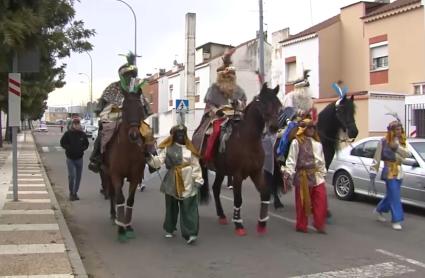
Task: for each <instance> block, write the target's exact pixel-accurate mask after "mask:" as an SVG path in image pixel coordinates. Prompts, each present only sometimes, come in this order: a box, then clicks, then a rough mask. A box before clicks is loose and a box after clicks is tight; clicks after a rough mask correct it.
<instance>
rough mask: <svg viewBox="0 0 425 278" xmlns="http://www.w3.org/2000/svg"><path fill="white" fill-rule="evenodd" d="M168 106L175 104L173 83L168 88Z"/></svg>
mask: <svg viewBox="0 0 425 278" xmlns="http://www.w3.org/2000/svg"><path fill="white" fill-rule="evenodd" d="M168 106H173V84H170V87H169V90H168Z"/></svg>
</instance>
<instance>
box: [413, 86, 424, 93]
mask: <svg viewBox="0 0 425 278" xmlns="http://www.w3.org/2000/svg"><path fill="white" fill-rule="evenodd" d="M413 93H414V94H415V95H425V84H414V85H413Z"/></svg>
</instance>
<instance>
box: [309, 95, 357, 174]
mask: <svg viewBox="0 0 425 278" xmlns="http://www.w3.org/2000/svg"><path fill="white" fill-rule="evenodd" d="M354 115H355V105H354V97H353V96H351V97H350V98H347V96H346V95H344V96H343V97H342V98H339V99H338V100H337V101H334V102H332V103H330V104H328V105H327V106H326V107H325V108H324V109H323V110H322V111H321V112H320V113H319V116H318V122H317V130H318V133H319V137H320V141H321V143H322V145H323V153H324V155H325V163H326V169H329V165H331V162H332V159H333V157H334V155H335V152H336V150H337V149H338V147H339V144H340V143H342V142H344V141H348V140H354V139H355V138H356V137H357V135H358V133H359V131H358V129H357V126H356V120H355V118H354ZM341 131H342V132H343V133H346V135H347V138H340V137H339V136H340V133H341Z"/></svg>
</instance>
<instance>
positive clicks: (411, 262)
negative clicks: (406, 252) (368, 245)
mask: <svg viewBox="0 0 425 278" xmlns="http://www.w3.org/2000/svg"><path fill="white" fill-rule="evenodd" d="M375 251H376V252H378V253H381V254H384V255H387V256H390V257H393V258H396V259H398V260H400V261H404V262H407V263H410V264H413V265H416V266H419V267H422V268H425V263H422V262H420V261H417V260H413V259H409V258H406V257H403V256H401V255H398V254H394V253H391V252H389V251H386V250H382V249H376V250H375Z"/></svg>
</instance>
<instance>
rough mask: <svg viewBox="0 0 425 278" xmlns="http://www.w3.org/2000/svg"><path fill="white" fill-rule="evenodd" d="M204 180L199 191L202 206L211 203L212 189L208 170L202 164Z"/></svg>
mask: <svg viewBox="0 0 425 278" xmlns="http://www.w3.org/2000/svg"><path fill="white" fill-rule="evenodd" d="M200 164H201V170H202V178H203V179H204V184H203V185H202V186H201V188H200V189H199V196H200V202H201V204H202V205H208V204H209V202H210V188H209V183H208V168H207V167H206V166H205V165H204V164H203V163H202V162H201V163H200Z"/></svg>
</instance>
